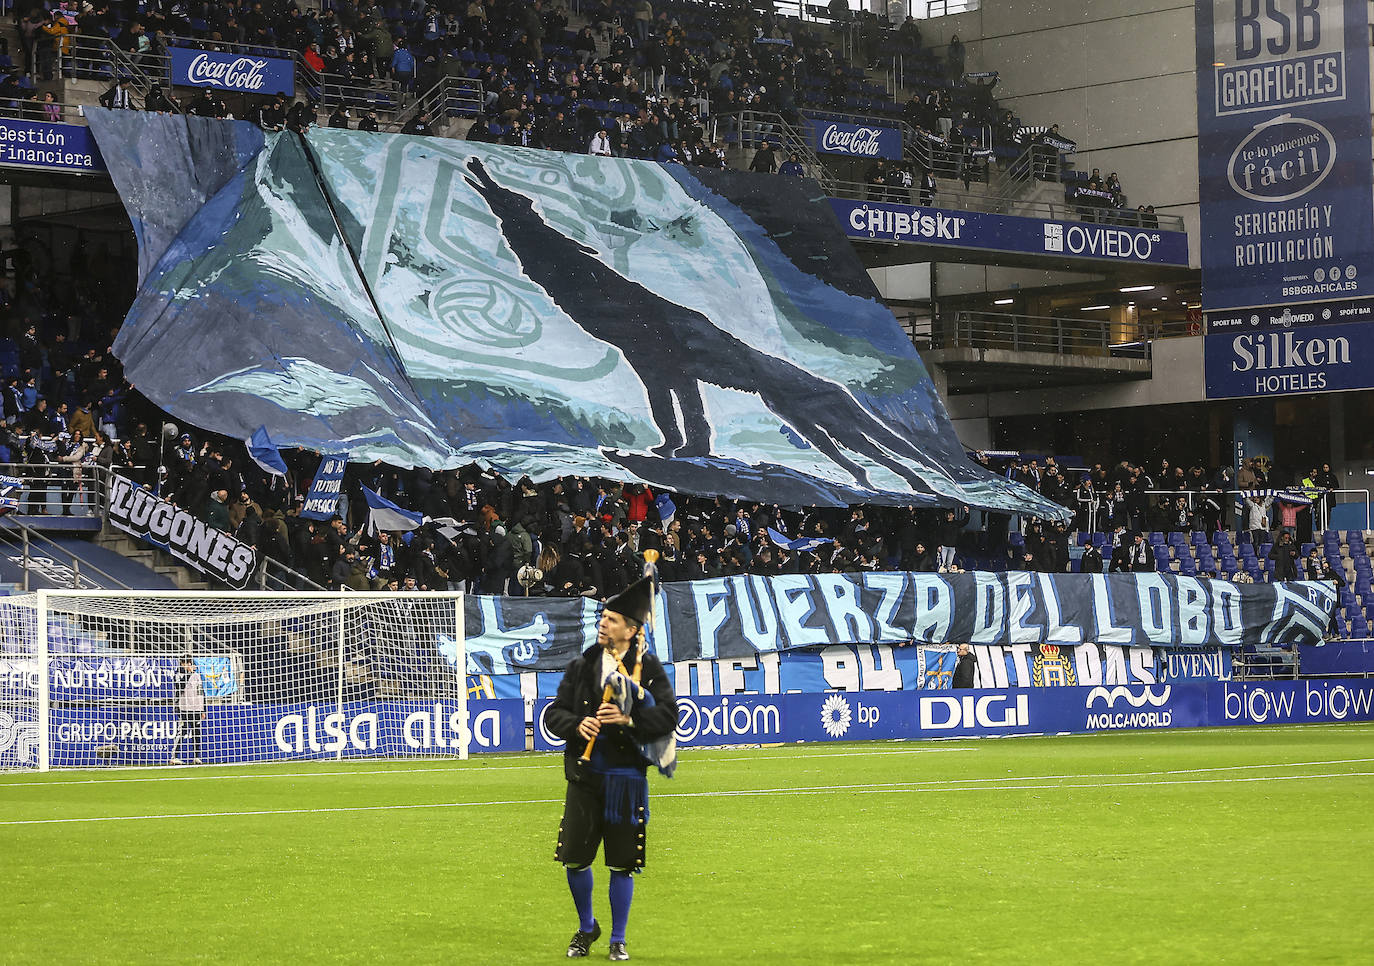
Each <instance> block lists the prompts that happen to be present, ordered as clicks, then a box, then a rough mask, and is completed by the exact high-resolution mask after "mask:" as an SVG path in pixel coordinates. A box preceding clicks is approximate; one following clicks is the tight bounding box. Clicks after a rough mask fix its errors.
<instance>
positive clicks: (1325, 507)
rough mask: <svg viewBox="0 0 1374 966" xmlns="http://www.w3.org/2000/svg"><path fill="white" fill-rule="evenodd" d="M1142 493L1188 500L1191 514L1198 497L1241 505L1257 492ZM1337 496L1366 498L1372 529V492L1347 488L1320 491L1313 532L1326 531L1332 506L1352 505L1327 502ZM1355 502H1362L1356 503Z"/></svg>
mask: <svg viewBox="0 0 1374 966" xmlns="http://www.w3.org/2000/svg"><path fill="white" fill-rule="evenodd" d="M1266 489H1278V487H1267V488H1266ZM1300 490H1301V487H1296V486H1295V487H1290V488H1289V492H1293V493H1297V492H1299V491H1300ZM1141 492H1142V493H1144V494H1145V495H1146V496H1156V497H1164V498H1168V499H1180V498H1181V499H1186V500H1187V501H1188V502H1187V504H1186V506H1187V507H1188V511H1189V512H1190V513H1191V512H1192V509H1193V505H1194V501H1195V500H1196V499H1197V498H1198V497H1201V496H1229V497H1231V498H1232V500H1233V501H1234V502H1235V503H1236V504H1240V503H1241V502H1242V501H1243V500H1244V499H1245V498H1246V497H1247V496H1250V495H1251V494H1253V493H1254V492H1255V491H1254V490H1142V491H1141ZM1337 494H1349V495H1352V496H1353V495H1357V494H1358V495H1361V496H1363V498H1364V499H1363V505H1364V528H1365V529H1366V530H1368V529H1370V512H1369V494H1370V491H1369V490H1357V489H1345V488H1342V489H1335V490H1320V491H1319V493H1318V495H1317V499H1316V500H1314V501H1313V503H1312V506H1313V507H1314V508H1315V509H1316V513H1317V519H1316V520H1314V521H1313V523H1312V529H1313V530H1325V529H1326V525H1327V523H1328V522H1329V517H1330V513H1331V507H1332V506H1335V505H1337V504H1339V503H1350V502H1352V501H1350V500H1327V499H1325V498H1326V497H1327V496H1335V495H1337ZM1355 502H1360V501H1355ZM1269 517H1270V518H1269V522H1270V523H1273V522H1274V518H1273V515H1272V514H1270V515H1269ZM1237 529H1238V530H1243V529H1245V528H1244V527H1239V526H1238V527H1237ZM1269 529H1270V530H1273V529H1274V528H1273V527H1270V528H1269Z"/></svg>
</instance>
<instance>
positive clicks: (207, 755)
mask: <svg viewBox="0 0 1374 966" xmlns="http://www.w3.org/2000/svg"><path fill="white" fill-rule="evenodd" d="M40 612H42V613H45V614H46V620H45V621H41V622H40V618H39V615H40ZM43 628H46V634H42V633H40V630H41V629H43ZM464 660H465V652H464V644H463V599H462V595H461V594H440V593H418V594H406V593H385V594H319V595H312V594H285V593H283V594H251V593H224V594H214V593H205V594H197V593H181V594H165V595H154V594H142V593H130V594H116V593H100V592H85V593H82V592H59V591H53V592H47V593H43V594H32V595H26V596H23V597H11V598H7V599H5V600H3V601H0V768H32V767H43V766H45V765H50V766H51V767H54V768H77V767H88V766H96V767H109V766H115V765H140V766H146V765H158V764H179V763H186V764H193V763H197V762H204V763H230V762H254V761H269V760H280V759H297V758H343V757H410V756H424V755H452V756H459V757H466V753H467V745H466V737H467V726H466V720H467V717H466V716H467V695H466V691H465V685H464V674H463V665H464ZM45 681H46V685H47V686H46V688H45V687H44V682H45Z"/></svg>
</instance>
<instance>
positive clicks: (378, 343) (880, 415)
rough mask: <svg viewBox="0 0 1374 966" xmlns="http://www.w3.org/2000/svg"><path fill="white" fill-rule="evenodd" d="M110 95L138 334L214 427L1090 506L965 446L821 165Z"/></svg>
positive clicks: (170, 384) (688, 474)
mask: <svg viewBox="0 0 1374 966" xmlns="http://www.w3.org/2000/svg"><path fill="white" fill-rule="evenodd" d="M90 115H91V125H92V129H93V130H94V131H95V132H96V137H97V139H98V140H99V141H100V142H101V147H102V150H103V151H104V153H105V157H106V161H107V163H109V164H110V166H111V177H112V178H113V179H114V181H115V184H116V186H117V187H118V188H119V189H120V195H121V197H122V199H123V200H124V202H125V205H126V207H127V208H128V209H129V213H130V216H131V217H132V218H133V221H134V224H135V226H136V227H137V229H138V231H137V235H138V240H139V243H140V272H141V273H142V276H143V277H142V281H141V287H140V292H139V294H138V296H137V299H136V301H135V303H134V306H133V308H132V309H131V310H130V313H129V315H128V317H127V319H126V322H125V325H124V326H123V328H122V329H121V330H120V335H119V338H118V340H117V341H116V344H115V353H116V354H117V355H118V356H119V357H120V360H121V361H122V362H123V363H124V366H125V373H126V375H127V377H128V378H129V379H130V381H132V382H133V384H134V385H135V386H136V387H138V389H139V390H140V391H141V392H143V393H144V394H145V395H147V396H148V397H149V398H150V399H152V400H153V401H154V402H156V403H158V404H159V405H162V406H164V407H168V408H169V409H170V411H171V412H172V413H174V414H176V415H178V416H182V417H184V418H186V419H188V420H189V421H191V422H193V423H195V424H196V425H198V426H204V427H207V428H209V429H213V430H215V431H217V432H221V433H224V434H225V435H228V436H231V437H233V438H237V439H244V438H247V437H248V436H249V435H251V434H252V432H253V431H255V430H257V429H258V428H259V427H265V428H266V430H267V431H268V433H269V434H270V436H271V438H272V439H273V440H274V441H276V442H277V443H278V444H279V445H282V446H298V447H305V448H309V449H313V450H316V451H319V452H326V453H328V452H340V451H341V450H343V449H344V448H346V449H347V451H348V454H349V458H350V459H353V460H357V461H361V462H366V461H372V460H377V459H384V460H387V461H390V462H392V463H398V464H402V465H421V466H428V467H432V468H442V467H452V466H457V465H461V464H464V463H467V462H470V461H473V460H476V461H478V462H481V463H483V464H488V465H490V466H492V467H494V468H495V469H496V470H498V471H499V472H501V473H502V474H504V475H506V476H508V477H509V478H511V479H516V478H519V477H520V476H523V475H529V476H530V477H531V478H532V479H534V480H535V481H536V482H538V481H543V480H548V479H551V478H554V477H557V476H561V475H567V474H570V473H571V474H579V475H588V476H605V477H611V478H616V479H628V480H640V481H643V482H647V483H651V484H653V485H655V486H661V487H663V488H665V489H669V490H673V491H676V492H687V493H709V494H721V493H723V494H729V495H733V496H738V497H746V498H758V499H765V498H766V499H767V500H768V502H780V503H784V504H797V505H808V504H818V503H823V504H839V503H846V504H847V503H864V502H879V503H897V504H907V505H910V504H925V505H929V504H945V505H947V504H950V503H952V502H958V503H963V504H967V505H970V506H982V507H1000V508H1003V509H1008V510H1013V511H1015V512H1030V513H1037V514H1039V515H1041V516H1049V517H1055V518H1064V517H1066V516H1067V514H1068V511H1066V510H1065V509H1064V508H1063V507H1060V506H1056V505H1055V504H1053V503H1051V502H1050V501H1048V500H1045V499H1043V498H1042V497H1040V496H1039V495H1038V494H1035V493H1033V492H1031V491H1030V490H1027V489H1026V488H1025V487H1021V486H1018V485H1016V484H1013V483H1011V482H1010V481H1008V480H1006V479H1004V478H1001V477H998V476H996V475H994V474H991V473H989V472H987V471H986V470H984V469H982V468H981V467H978V466H976V465H975V464H973V463H972V462H971V461H970V460H969V459H968V458H967V456H966V455H965V453H964V450H963V447H962V446H961V445H960V444H959V442H958V439H957V437H956V436H955V434H954V432H953V427H952V425H951V424H950V422H949V418H948V415H947V414H946V412H945V409H944V405H943V403H942V402H941V401H940V398H939V394H938V393H937V392H936V390H935V387H934V385H933V384H932V383H931V381H930V378H929V376H928V374H927V373H926V371H925V368H924V366H923V365H922V364H921V360H920V357H919V356H918V355H917V353H916V350H915V348H914V347H913V346H912V344H911V340H910V339H909V338H908V337H907V335H906V333H905V332H903V330H902V329H901V327H900V326H899V325H898V324H897V321H896V319H895V318H894V317H893V316H892V313H891V312H890V311H889V310H888V309H887V308H886V307H885V306H884V305H883V304H882V303H881V302H880V301H879V299H878V295H877V291H876V289H874V287H873V283H872V281H871V279H870V278H869V277H868V274H867V272H866V271H865V270H864V267H863V265H862V263H861V262H860V261H859V258H858V256H857V255H856V254H855V253H854V251H853V250H852V247H851V246H849V245H847V244H845V242H844V240H843V237H842V235H841V234H840V232H839V231H838V230H837V228H836V225H835V221H834V217H833V215H832V213H831V211H830V208H829V206H828V205H827V204H826V203H825V199H824V197H823V195H822V193H821V192H820V191H819V190H818V189H817V186H816V185H815V183H814V182H809V181H806V180H805V179H787V180H786V181H780V180H779V179H777V178H773V177H765V176H761V175H753V174H749V173H746V172H739V171H711V170H707V169H702V168H690V167H686V166H683V165H659V164H654V163H651V162H647V161H631V160H622V159H610V158H595V157H590V156H587V155H577V154H563V153H558V152H549V151H539V150H532V149H524V148H514V147H507V146H500V145H486V144H476V143H473V142H464V141H454V140H451V139H448V138H428V137H407V136H402V135H372V134H368V133H366V132H357V131H343V130H332V129H316V128H313V127H312V128H311V129H310V131H309V132H308V134H307V135H306V136H305V138H304V139H302V138H300V137H298V136H296V135H294V134H291V133H284V134H277V133H269V134H264V133H263V132H262V131H260V130H251V128H252V125H248V124H245V123H242V122H227V121H217V120H213V119H203V118H185V117H180V116H171V115H153V114H147V113H140V112H132V111H100V110H92V111H91V112H90ZM167 195H178V196H180V197H178V198H177V200H176V201H174V202H168V201H166V200H165V196H167ZM154 197H156V198H157V199H158V200H156V201H154V200H153V199H154ZM397 252H405V253H406V255H405V257H398V256H397V255H396V253H397ZM193 280H194V284H191V282H192V281H193ZM206 280H209V281H206ZM665 333H671V337H667V338H665V335H664V334H665Z"/></svg>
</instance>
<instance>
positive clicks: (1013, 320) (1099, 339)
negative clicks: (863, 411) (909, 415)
mask: <svg viewBox="0 0 1374 966" xmlns="http://www.w3.org/2000/svg"><path fill="white" fill-rule="evenodd" d="M1190 334H1191V335H1195V334H1196V332H1195V331H1193V330H1192V329H1191V328H1190V327H1189V325H1188V323H1186V322H1178V323H1174V322H1146V321H1145V320H1143V319H1142V320H1140V321H1139V322H1136V323H1126V324H1112V323H1110V322H1095V321H1092V320H1090V319H1062V318H1056V317H1053V316H1041V315H1016V314H1012V313H1003V312H959V313H958V314H957V315H956V316H955V317H954V318H953V319H952V320H949V319H941V320H938V321H936V322H935V323H934V324H932V326H931V329H930V348H932V349H953V348H965V349H1007V350H1010V351H1012V352H1046V353H1052V354H1054V355H1088V356H1107V357H1111V358H1118V359H1149V358H1151V355H1152V351H1151V343H1152V342H1153V341H1154V340H1156V339H1160V338H1169V337H1174V336H1182V335H1190Z"/></svg>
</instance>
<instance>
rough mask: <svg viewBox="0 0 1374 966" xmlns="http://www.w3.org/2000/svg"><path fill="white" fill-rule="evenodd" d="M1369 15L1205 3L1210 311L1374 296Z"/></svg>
mask: <svg viewBox="0 0 1374 966" xmlns="http://www.w3.org/2000/svg"><path fill="white" fill-rule="evenodd" d="M1367 7H1368V3H1367V0H1264V2H1261V0H1201V2H1199V3H1198V4H1197V8H1196V9H1197V57H1198V61H1197V72H1198V73H1197V78H1198V84H1197V91H1198V173H1199V182H1200V183H1199V200H1200V202H1201V227H1202V283H1203V288H1202V301H1203V308H1204V310H1205V311H1207V312H1213V311H1220V310H1224V309H1235V308H1239V307H1250V306H1275V305H1282V304H1285V303H1294V302H1312V301H1319V300H1323V299H1350V298H1358V297H1364V296H1370V295H1374V201H1372V199H1371V188H1370V173H1369V159H1370V127H1369V103H1370V102H1369V26H1368V21H1369V17H1368V10H1367ZM1208 348H1209V350H1211V349H1212V347H1211V346H1209V347H1208Z"/></svg>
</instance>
